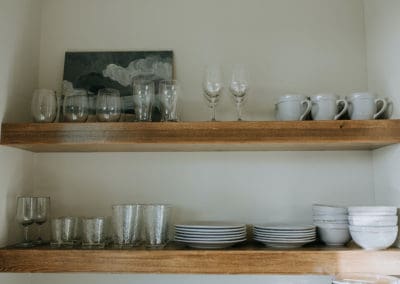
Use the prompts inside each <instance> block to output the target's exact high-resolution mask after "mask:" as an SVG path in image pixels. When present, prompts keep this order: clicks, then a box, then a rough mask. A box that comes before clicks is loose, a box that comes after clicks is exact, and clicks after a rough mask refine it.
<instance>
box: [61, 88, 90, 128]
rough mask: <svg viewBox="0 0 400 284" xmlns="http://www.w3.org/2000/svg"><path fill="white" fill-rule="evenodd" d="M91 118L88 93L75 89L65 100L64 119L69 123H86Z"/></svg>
mask: <svg viewBox="0 0 400 284" xmlns="http://www.w3.org/2000/svg"><path fill="white" fill-rule="evenodd" d="M88 116H89V98H88V96H87V91H86V90H83V89H75V90H74V91H73V92H71V94H68V95H67V96H65V98H64V105H63V117H64V120H65V121H67V122H85V121H86V120H87V119H88Z"/></svg>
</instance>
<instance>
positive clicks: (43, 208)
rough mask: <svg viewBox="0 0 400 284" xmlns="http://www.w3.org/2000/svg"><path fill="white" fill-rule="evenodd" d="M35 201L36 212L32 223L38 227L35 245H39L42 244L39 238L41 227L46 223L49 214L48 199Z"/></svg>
mask: <svg viewBox="0 0 400 284" xmlns="http://www.w3.org/2000/svg"><path fill="white" fill-rule="evenodd" d="M35 200H36V212H35V217H34V221H35V223H36V224H37V225H38V238H37V240H36V241H35V244H37V245H41V244H43V243H44V241H43V239H42V237H41V229H42V225H43V224H44V223H46V221H47V218H48V216H49V212H50V197H35Z"/></svg>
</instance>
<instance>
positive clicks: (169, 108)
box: [159, 80, 181, 121]
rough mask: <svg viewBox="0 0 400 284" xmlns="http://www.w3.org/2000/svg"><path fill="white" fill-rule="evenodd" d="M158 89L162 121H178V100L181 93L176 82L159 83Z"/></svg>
mask: <svg viewBox="0 0 400 284" xmlns="http://www.w3.org/2000/svg"><path fill="white" fill-rule="evenodd" d="M159 89H160V91H159V97H160V102H161V114H162V121H178V99H179V96H180V92H181V88H180V85H179V83H178V81H176V80H171V81H167V80H165V81H161V82H160V88H159Z"/></svg>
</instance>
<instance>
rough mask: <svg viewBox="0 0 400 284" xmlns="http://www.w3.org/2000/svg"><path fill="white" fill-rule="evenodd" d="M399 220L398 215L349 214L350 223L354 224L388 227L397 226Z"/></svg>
mask: <svg viewBox="0 0 400 284" xmlns="http://www.w3.org/2000/svg"><path fill="white" fill-rule="evenodd" d="M397 222H398V217H397V216H374V215H371V216H349V223H350V225H352V226H374V227H387V226H396V225H397Z"/></svg>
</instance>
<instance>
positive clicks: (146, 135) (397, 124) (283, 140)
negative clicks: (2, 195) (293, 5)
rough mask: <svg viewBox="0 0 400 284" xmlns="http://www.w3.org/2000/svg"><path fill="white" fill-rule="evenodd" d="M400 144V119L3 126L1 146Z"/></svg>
mask: <svg viewBox="0 0 400 284" xmlns="http://www.w3.org/2000/svg"><path fill="white" fill-rule="evenodd" d="M396 143H400V120H371V121H370V120H367V121H346V120H343V121H291V122H279V121H265V122H178V123H156V122H154V123H129V122H128V123H126V122H125V123H52V124H39V123H4V124H2V133H1V144H2V145H8V146H12V147H17V148H21V149H26V150H29V151H33V152H116V151H118V152H128V151H239V150H242V151H256V150H346V149H348V150H354V149H377V148H380V147H383V146H387V145H391V144H396Z"/></svg>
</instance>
